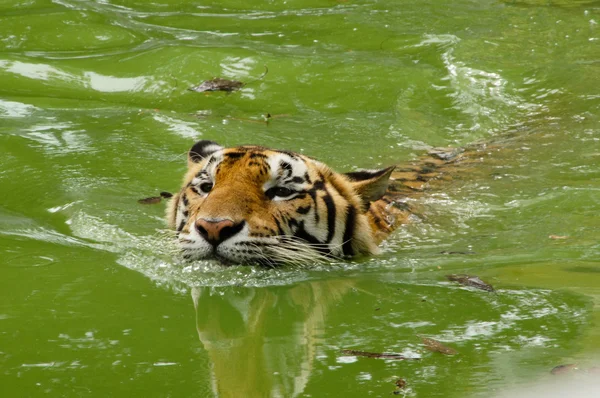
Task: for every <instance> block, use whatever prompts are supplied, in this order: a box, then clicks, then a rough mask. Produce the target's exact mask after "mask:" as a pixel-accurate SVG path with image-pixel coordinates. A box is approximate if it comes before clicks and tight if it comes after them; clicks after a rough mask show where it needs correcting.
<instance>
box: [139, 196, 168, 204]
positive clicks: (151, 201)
mask: <svg viewBox="0 0 600 398" xmlns="http://www.w3.org/2000/svg"><path fill="white" fill-rule="evenodd" d="M161 200H162V198H161V197H160V196H152V197H150V198H144V199H140V200H138V203H139V204H142V205H155V204H158V203H160V201H161Z"/></svg>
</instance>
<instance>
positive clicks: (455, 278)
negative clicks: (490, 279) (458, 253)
mask: <svg viewBox="0 0 600 398" xmlns="http://www.w3.org/2000/svg"><path fill="white" fill-rule="evenodd" d="M446 278H447V279H448V280H449V281H452V282H458V283H460V284H461V285H463V286H470V287H474V288H477V289H480V290H485V291H486V292H493V291H495V290H494V288H493V287H492V285H490V284H489V283H485V282H484V281H482V280H481V279H479V277H478V276H473V275H467V274H451V275H446Z"/></svg>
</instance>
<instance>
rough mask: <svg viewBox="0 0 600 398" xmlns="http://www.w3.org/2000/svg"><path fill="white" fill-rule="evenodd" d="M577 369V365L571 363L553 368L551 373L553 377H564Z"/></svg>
mask: <svg viewBox="0 0 600 398" xmlns="http://www.w3.org/2000/svg"><path fill="white" fill-rule="evenodd" d="M576 369H577V365H576V364H574V363H570V364H568V365H558V366H555V367H553V368H552V370H551V371H550V373H552V374H553V375H562V374H566V373H569V372H571V371H573V370H576Z"/></svg>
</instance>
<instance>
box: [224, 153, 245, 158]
mask: <svg viewBox="0 0 600 398" xmlns="http://www.w3.org/2000/svg"><path fill="white" fill-rule="evenodd" d="M245 154H246V152H229V153H226V154H225V155H224V156H225V157H228V158H230V159H239V158H241V157H243V156H244V155H245Z"/></svg>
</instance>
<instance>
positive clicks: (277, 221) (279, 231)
mask: <svg viewBox="0 0 600 398" xmlns="http://www.w3.org/2000/svg"><path fill="white" fill-rule="evenodd" d="M273 219H274V220H275V224H277V235H283V229H282V228H281V223H280V222H279V220H278V219H277V218H275V217H273Z"/></svg>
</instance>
